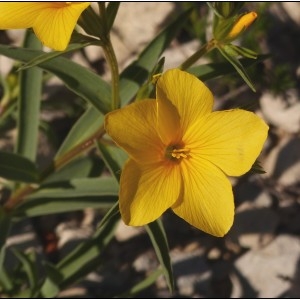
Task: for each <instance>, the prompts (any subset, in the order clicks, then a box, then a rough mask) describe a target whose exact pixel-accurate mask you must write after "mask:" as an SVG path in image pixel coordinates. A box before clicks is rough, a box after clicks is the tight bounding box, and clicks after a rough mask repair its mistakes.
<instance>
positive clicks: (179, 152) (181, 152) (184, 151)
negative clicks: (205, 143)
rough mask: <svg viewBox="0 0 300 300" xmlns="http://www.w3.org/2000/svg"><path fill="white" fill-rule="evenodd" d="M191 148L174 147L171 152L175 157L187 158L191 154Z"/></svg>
mask: <svg viewBox="0 0 300 300" xmlns="http://www.w3.org/2000/svg"><path fill="white" fill-rule="evenodd" d="M189 152H190V150H189V149H187V148H183V149H173V150H172V152H171V156H172V157H174V158H177V159H179V158H187V157H188V155H189Z"/></svg>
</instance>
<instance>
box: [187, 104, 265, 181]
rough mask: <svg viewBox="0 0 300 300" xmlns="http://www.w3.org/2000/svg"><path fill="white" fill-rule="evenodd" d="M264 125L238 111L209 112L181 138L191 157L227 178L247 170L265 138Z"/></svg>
mask: <svg viewBox="0 0 300 300" xmlns="http://www.w3.org/2000/svg"><path fill="white" fill-rule="evenodd" d="M267 134H268V126H267V124H266V123H265V122H264V121H263V120H262V119H260V118H259V117H258V116H256V115H255V114H254V113H252V112H248V111H245V110H241V109H235V110H229V111H219V112H213V113H212V114H210V115H209V116H208V117H206V118H202V119H199V120H198V122H197V123H195V124H194V126H193V127H191V128H189V130H188V132H187V133H186V135H185V137H184V138H183V139H184V141H185V144H186V145H187V147H188V148H190V149H192V150H191V156H193V155H194V156H201V157H202V158H204V159H206V160H208V161H210V162H212V163H213V164H215V165H216V166H218V167H219V168H220V169H222V170H223V171H224V172H225V173H226V174H227V175H230V176H239V175H242V174H244V173H246V172H247V171H249V170H250V168H251V166H252V165H253V163H254V161H255V160H256V158H257V157H258V155H259V154H260V152H261V150H262V147H263V144H264V142H265V140H266V138H267Z"/></svg>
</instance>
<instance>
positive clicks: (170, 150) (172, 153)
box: [165, 145, 190, 162]
mask: <svg viewBox="0 0 300 300" xmlns="http://www.w3.org/2000/svg"><path fill="white" fill-rule="evenodd" d="M189 153H190V149H188V148H184V146H183V145H172V146H169V147H167V149H166V152H165V156H166V158H168V159H170V160H173V161H178V162H179V161H180V160H181V159H182V158H187V157H188V156H189V155H190V154H189Z"/></svg>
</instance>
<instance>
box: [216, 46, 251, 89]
mask: <svg viewBox="0 0 300 300" xmlns="http://www.w3.org/2000/svg"><path fill="white" fill-rule="evenodd" d="M218 50H219V51H220V53H221V54H222V55H223V56H224V57H225V58H226V59H227V61H229V62H230V63H231V64H232V66H233V67H234V68H235V69H236V71H237V72H238V73H239V74H240V76H241V77H242V78H243V79H244V81H245V82H246V83H247V84H248V86H249V87H250V88H251V90H252V91H253V92H256V90H255V87H254V85H253V83H252V81H251V79H250V77H249V76H248V74H247V73H246V71H245V69H244V67H243V66H242V64H241V63H240V62H239V60H237V59H236V58H235V57H233V56H230V55H229V54H228V53H227V52H226V51H225V50H224V49H223V48H222V47H218Z"/></svg>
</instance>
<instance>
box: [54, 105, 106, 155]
mask: <svg viewBox="0 0 300 300" xmlns="http://www.w3.org/2000/svg"><path fill="white" fill-rule="evenodd" d="M103 120H104V117H103V115H102V114H101V113H100V112H99V111H98V110H97V109H96V108H95V107H93V106H90V107H89V108H88V109H87V110H86V112H85V113H84V114H83V115H82V116H81V117H80V119H79V120H78V121H77V122H76V123H75V125H74V126H73V127H72V129H71V131H70V132H69V134H68V136H67V137H66V138H65V140H64V142H63V144H62V145H61V147H60V148H59V150H58V152H57V153H56V156H55V157H56V158H58V157H60V156H62V155H63V154H65V153H66V152H68V151H69V150H70V149H72V148H73V147H74V146H76V145H78V144H80V143H81V142H83V141H84V140H86V139H87V138H89V137H90V136H91V135H92V134H94V133H95V132H96V131H97V130H99V128H100V127H101V126H102V124H103Z"/></svg>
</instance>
